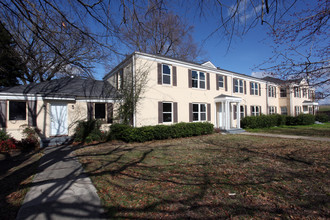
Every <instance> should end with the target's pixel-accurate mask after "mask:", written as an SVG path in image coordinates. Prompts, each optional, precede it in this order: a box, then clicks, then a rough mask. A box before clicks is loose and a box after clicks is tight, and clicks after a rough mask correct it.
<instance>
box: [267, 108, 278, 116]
mask: <svg viewBox="0 0 330 220" xmlns="http://www.w3.org/2000/svg"><path fill="white" fill-rule="evenodd" d="M268 109H269V114H270V115H273V114H276V113H277V108H276V107H275V106H269V107H268Z"/></svg>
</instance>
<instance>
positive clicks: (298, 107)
mask: <svg viewBox="0 0 330 220" xmlns="http://www.w3.org/2000/svg"><path fill="white" fill-rule="evenodd" d="M294 111H295V115H296V116H298V115H299V114H300V113H301V106H295V107H294Z"/></svg>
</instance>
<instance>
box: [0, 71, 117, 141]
mask: <svg viewBox="0 0 330 220" xmlns="http://www.w3.org/2000/svg"><path fill="white" fill-rule="evenodd" d="M115 97H117V95H116V91H115V89H114V88H113V87H112V86H111V85H110V84H109V83H107V82H106V81H100V80H92V79H82V78H79V77H75V78H70V77H65V78H61V79H56V80H52V81H48V82H42V83H36V84H30V85H21V86H15V87H11V88H5V89H2V90H1V91H0V128H2V129H5V130H6V131H7V132H8V133H9V134H11V135H12V136H13V137H15V138H17V139H20V138H22V130H23V129H24V127H25V126H31V127H37V128H38V129H39V130H40V134H39V135H40V138H41V139H44V138H48V137H52V136H72V135H73V133H74V128H75V125H76V124H77V121H79V120H87V119H90V118H97V119H100V120H103V121H104V125H103V126H104V127H108V126H107V125H109V124H111V123H112V118H113V104H114V102H115Z"/></svg>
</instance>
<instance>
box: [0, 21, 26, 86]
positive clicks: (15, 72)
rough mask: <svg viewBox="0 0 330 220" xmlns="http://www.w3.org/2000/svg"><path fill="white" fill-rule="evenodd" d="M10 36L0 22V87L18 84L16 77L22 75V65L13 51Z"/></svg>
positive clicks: (13, 46) (13, 44)
mask: <svg viewBox="0 0 330 220" xmlns="http://www.w3.org/2000/svg"><path fill="white" fill-rule="evenodd" d="M14 48H15V42H14V40H13V39H12V36H11V35H10V33H9V32H8V31H7V29H6V28H5V27H4V25H3V24H2V23H1V22H0V88H2V87H8V86H15V85H18V84H19V82H18V79H17V78H18V77H19V76H21V75H23V71H24V65H23V64H22V60H21V58H20V57H19V55H18V53H17V52H16V51H15V49H14Z"/></svg>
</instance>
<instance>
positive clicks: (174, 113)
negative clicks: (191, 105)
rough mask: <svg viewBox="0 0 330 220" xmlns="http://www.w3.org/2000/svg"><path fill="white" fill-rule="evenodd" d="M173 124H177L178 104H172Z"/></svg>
mask: <svg viewBox="0 0 330 220" xmlns="http://www.w3.org/2000/svg"><path fill="white" fill-rule="evenodd" d="M173 118H174V120H173V122H174V123H177V122H178V103H177V102H173Z"/></svg>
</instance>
